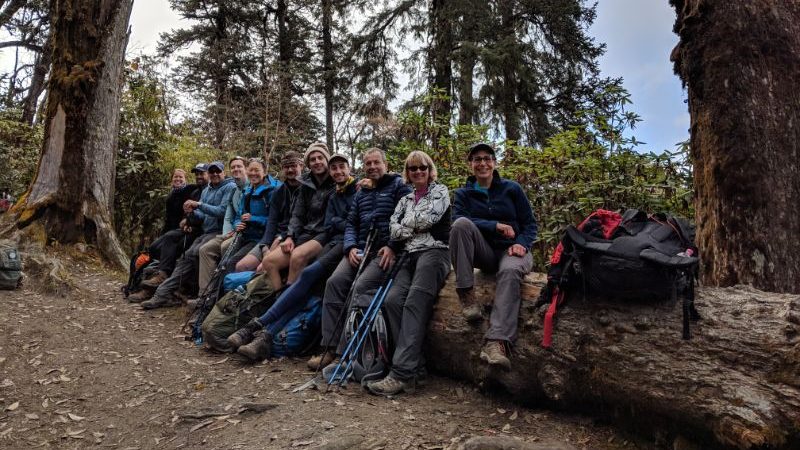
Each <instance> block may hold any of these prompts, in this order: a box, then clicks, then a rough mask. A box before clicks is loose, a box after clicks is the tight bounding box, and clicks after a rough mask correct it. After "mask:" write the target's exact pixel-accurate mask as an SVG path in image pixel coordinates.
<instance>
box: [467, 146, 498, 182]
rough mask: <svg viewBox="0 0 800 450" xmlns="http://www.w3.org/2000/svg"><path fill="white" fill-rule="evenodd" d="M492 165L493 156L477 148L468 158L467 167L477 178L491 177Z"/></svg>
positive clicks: (493, 163)
mask: <svg viewBox="0 0 800 450" xmlns="http://www.w3.org/2000/svg"><path fill="white" fill-rule="evenodd" d="M494 165H495V160H494V156H493V155H492V154H491V153H489V152H487V151H485V150H478V151H476V152H474V153H473V154H472V156H470V158H469V167H470V169H472V174H473V175H475V178H478V179H488V178H491V177H492V173H493V172H494Z"/></svg>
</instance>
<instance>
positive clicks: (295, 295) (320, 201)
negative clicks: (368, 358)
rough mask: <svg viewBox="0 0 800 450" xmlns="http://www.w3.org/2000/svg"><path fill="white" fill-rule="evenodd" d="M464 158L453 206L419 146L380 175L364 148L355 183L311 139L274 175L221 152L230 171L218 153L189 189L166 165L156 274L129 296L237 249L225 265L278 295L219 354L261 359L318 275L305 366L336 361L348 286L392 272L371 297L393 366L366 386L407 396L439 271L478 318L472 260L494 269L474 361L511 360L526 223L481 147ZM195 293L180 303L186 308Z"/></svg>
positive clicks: (368, 288) (157, 302)
mask: <svg viewBox="0 0 800 450" xmlns="http://www.w3.org/2000/svg"><path fill="white" fill-rule="evenodd" d="M466 157H467V160H468V161H469V167H470V169H471V172H472V176H470V177H468V178H467V180H466V182H465V184H464V186H463V187H461V188H459V189H457V190H456V191H455V193H454V196H453V199H452V201H451V196H450V193H449V191H448V189H447V187H446V186H445V185H444V184H441V183H440V182H438V181H437V169H436V166H435V165H434V162H433V160H432V159H431V158H430V156H429V155H427V154H426V153H424V152H422V151H412V152H411V153H410V154H409V155H408V157H407V158H406V160H405V163H404V167H403V168H402V174H397V173H391V172H389V167H388V163H387V160H386V154H385V153H384V151H383V150H380V149H378V148H370V149H368V150H366V151H365V152H364V154H363V156H362V161H361V162H362V171H363V174H364V178H362V179H358V178H356V177H355V176H354V175H353V173H352V169H353V168H352V167H351V166H350V163H349V160H348V158H347V157H345V156H343V155H341V154H333V155H330V154H329V150H328V148H327V146H326V145H325V144H323V143H313V144H311V145H310V146H309V147H308V149H307V150H306V151H305V153H304V154H303V155H302V156H301V155H300V154H299V153H297V152H294V151H289V152H287V153H286V154H285V155H284V156H283V158H282V159H281V171H280V172H281V173H280V178H281V179H282V182H281V181H278V180H276V179H274V178H273V177H271V176H269V175H268V173H267V165H266V163H265V162H264V161H263V160H261V159H257V158H251V159H245V158H240V157H235V158H233V159H231V160H230V161H229V163H228V167H229V169H230V175H231V176H229V177H228V176H226V174H225V167H224V164H223V163H222V162H219V161H215V162H212V163H210V164H198V165H197V166H195V167H194V168H193V169H192V170H191V172H192V173H193V174H194V176H195V181H196V182H195V184H186V174H185V173H184V172H183V171H182V170H176V171H175V172H174V174H173V177H172V192H171V193H170V194H169V196H168V198H167V208H166V210H167V214H166V220H165V225H164V229H163V233H162V234H161V236H160V237H159V238H158V239H157V240H156V241H155V242H154V243H153V244H152V246H151V248H150V251H151V254H152V255H153V256H154V257H156V258H157V259H158V261H159V263H158V264H159V265H158V271H157V272H156V273H155V275H153V276H152V277H150V278H149V279H147V280H145V281H144V282H143V283H142V287H143V289H142V290H141V291H139V292H137V293H135V294H133V295H131V296H130V297H129V301H131V302H136V303H140V304H141V307H142V308H144V309H154V308H160V307H165V306H177V305H180V304H182V303H183V302H184V300H185V299H182V298H181V296H180V295H179V292H178V291H179V289H180V288H181V286H182V285H183V284H185V283H186V282H187V281H189V280H190V279H194V278H196V279H197V283H198V286H197V287H198V288H199V291H200V292H202V291H203V290H204V289H206V288H207V285H208V284H209V281H210V278H211V274H212V273H213V272H214V270H215V268H216V267H217V264H218V263H219V261H220V258H221V255H222V254H224V253H225V252H226V250H227V247H228V246H229V245H232V244H233V245H236V246H237V247H238V248H236V249H234V250H233V251H235V253H234V256H233V262H234V263H235V271H248V270H255V271H256V273H263V274H265V276H266V277H268V279H269V281H270V283H271V284H272V287H273V288H274V289H275V290H276V291H279V292H280V295H279V296H278V298H277V299H276V301H275V303H274V304H273V305H272V306H271V307H270V309H269V310H267V312H266V313H265V314H263V315H262V316H261V317H257V318H255V319H253V320H252V321H250V322H249V323H246V324H243V326H242V327H241V328H240V329H239V330H238V331H237V332H236V333H234V334H233V335H231V336H230V337H229V338H228V344H229V345H230V348H231V351H237V352H238V353H239V354H242V355H244V356H245V357H247V358H249V359H251V360H254V361H259V360H263V359H265V358H267V357H269V355H270V343H271V342H272V337H273V335H274V334H275V333H276V332H278V331H279V328H278V327H279V326H280V325H282V324H280V323H278V318H280V317H284V316H285V314H286V312H288V311H292V310H293V309H296V310H299V309H300V308H302V307H303V305H305V301H306V300H307V299H308V298H309V295H310V291H311V289H312V286H314V285H315V284H316V285H319V284H320V283H322V284H323V286H324V287H323V291H324V294H323V296H322V298H323V312H322V325H321V326H322V330H321V334H322V338H321V342H322V345H323V347H324V348H323V351H322V352H320V354H319V355H318V356H315V357H313V358H311V360H309V361H308V366H309V368H311V369H317V368H319V367H325V366H326V365H329V364H334V363H336V362H337V358H338V357H339V356H340V355H341V354H342V352H343V346H344V345H345V344H346V342H345V339H344V338H343V336H342V328H343V327H342V323H341V320H339V319H340V317H341V314H342V313H343V310H344V309H345V308H347V307H348V305H347V304H346V303H347V299H348V294H351V295H352V298H353V299H354V300H353V301H356V300H355V299H357V298H358V297H359V294H360V293H367V292H375V290H376V289H377V288H378V286H379V285H380V284H381V283H382V281H383V279H384V274H385V273H386V272H387V271H389V270H391V269H395V270H392V273H393V274H395V275H394V278H393V283H392V284H391V289H389V291H388V294H387V295H386V297H385V302H384V304H383V314H384V315H385V317H386V320H387V323H388V328H389V330H390V333H391V337H392V342H393V343H394V352H393V356H392V361H391V370H390V372H389V373H388V375H387V376H386V377H384V378H383V379H379V380H374V381H372V382H370V383H368V384H367V388H368V390H370V391H371V392H372V393H375V394H382V395H394V394H398V393H401V392H413V391H414V388H415V386H416V383H417V381H418V379H419V378H420V377H423V376H424V360H423V355H422V354H423V350H422V346H423V341H424V339H425V333H426V330H427V323H428V321H429V319H430V317H431V315H432V312H433V308H434V303H435V301H436V298H437V296H438V293H439V291H440V290H441V289H442V287H443V286H444V283H445V279H446V278H447V276H448V274H449V273H450V270H451V267H452V268H453V269H454V270H455V278H456V291H457V293H458V296H459V299H460V300H461V302H462V306H463V314H464V316H465V319H466V320H467V321H469V322H470V323H473V324H474V323H480V322H481V321H482V320H483V319H484V308H483V307H482V305H480V304H479V303H478V301H477V300H476V297H475V294H474V291H473V286H474V269H475V268H478V269H481V270H483V271H489V272H494V273H496V277H497V288H496V295H495V298H494V302H493V304H492V307H491V313H490V315H489V327H488V331H487V332H486V335H485V344H484V345H483V347H482V349H481V352H480V358H481V359H482V360H483V361H485V362H486V363H488V364H490V365H495V366H499V367H502V368H504V369H510V367H511V361H510V359H509V351H510V349H511V346H512V345H513V343H514V341H515V339H516V337H517V320H518V315H519V310H520V289H521V283H522V280H523V278H524V276H525V275H526V274H527V273H528V272H529V271H530V270H531V267H532V264H533V260H532V257H531V254H530V249H531V246H532V244H533V242H534V240H535V239H536V234H537V224H536V220H535V218H534V215H533V211H532V209H531V206H530V203H529V201H528V199H527V197H526V195H525V193H524V191H523V190H522V188H521V187H520V185H519V184H517V183H515V182H513V181H511V180H507V179H503V178H501V177H500V175H499V174H498V172H497V171H496V170H495V166H496V164H497V160H496V154H495V150H494V148H493V147H492V146H491V145H489V144H486V143H478V144H475V145H472V146H471V147H470V148H469V149H468V152H467V155H466ZM306 169H307V170H306ZM400 255H402V256H400ZM364 258H367V259H366V260H365V261H364V263H365V264H361V263H362V259H364ZM395 264H399V266H398V267H394V265H395ZM359 267H361V270H359ZM232 268H233V267H232ZM351 289H352V293H351ZM197 302H198V300H197V299H194V300H188V302H187V303H188V305H187V306H188V307H189V308H193V307H196V303H197ZM351 306H352V305H351Z"/></svg>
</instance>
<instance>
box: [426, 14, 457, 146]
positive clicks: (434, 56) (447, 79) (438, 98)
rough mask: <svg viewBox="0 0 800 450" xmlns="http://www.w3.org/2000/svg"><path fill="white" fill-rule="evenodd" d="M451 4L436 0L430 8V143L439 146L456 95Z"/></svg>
mask: <svg viewBox="0 0 800 450" xmlns="http://www.w3.org/2000/svg"><path fill="white" fill-rule="evenodd" d="M451 8H452V6H451V4H450V3H448V2H447V1H445V0H433V1H432V2H431V9H430V27H431V28H430V32H431V36H432V41H433V43H432V45H431V47H430V48H429V49H428V52H429V55H428V58H429V61H430V70H431V71H432V72H433V73H432V74H431V75H432V79H431V93H432V94H434V99H433V101H432V102H431V119H432V121H433V127H432V128H431V129H432V130H433V133H432V135H431V147H432V148H433V149H434V150H436V149H438V148H439V138H440V137H441V135H442V134H443V133H446V132H447V131H449V130H448V129H449V125H450V108H451V101H450V99H451V97H452V95H453V69H452V65H451V59H452V52H453V23H452V22H453V21H452V20H451V16H452V13H451Z"/></svg>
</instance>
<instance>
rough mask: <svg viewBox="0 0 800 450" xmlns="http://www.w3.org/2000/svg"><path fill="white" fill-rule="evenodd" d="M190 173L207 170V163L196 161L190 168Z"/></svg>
mask: <svg viewBox="0 0 800 450" xmlns="http://www.w3.org/2000/svg"><path fill="white" fill-rule="evenodd" d="M191 172H192V173H199V172H208V164H206V163H197V165H196V166H194V167H193V168H192V170H191Z"/></svg>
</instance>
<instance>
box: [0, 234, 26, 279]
mask: <svg viewBox="0 0 800 450" xmlns="http://www.w3.org/2000/svg"><path fill="white" fill-rule="evenodd" d="M21 282H22V257H21V256H20V254H19V251H17V248H16V247H14V246H12V245H10V244H7V243H0V289H4V290H12V289H16V288H17V287H18V286H19V285H20V283H21Z"/></svg>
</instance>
